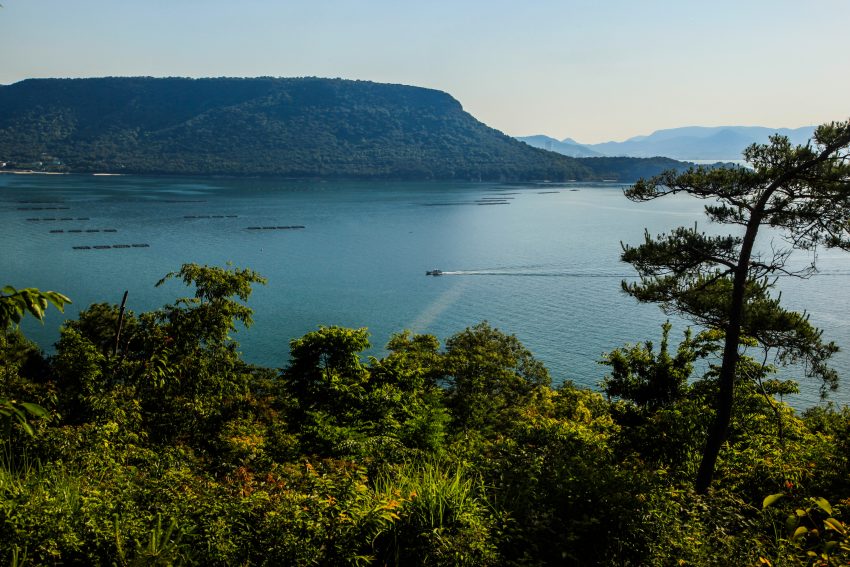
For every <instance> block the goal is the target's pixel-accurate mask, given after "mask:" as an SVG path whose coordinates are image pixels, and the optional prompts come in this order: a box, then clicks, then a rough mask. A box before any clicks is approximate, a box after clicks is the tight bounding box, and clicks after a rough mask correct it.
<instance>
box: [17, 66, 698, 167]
mask: <svg viewBox="0 0 850 567" xmlns="http://www.w3.org/2000/svg"><path fill="white" fill-rule="evenodd" d="M0 162H7V163H9V164H11V166H27V165H32V164H37V165H39V166H41V167H45V168H48V169H52V170H56V171H69V172H108V173H137V174H169V175H183V174H186V175H198V174H201V175H209V174H213V175H267V176H286V177H345V178H367V179H371V178H375V179H456V180H488V181H491V180H497V181H498V180H501V181H519V180H542V179H546V180H552V181H568V180H573V179H575V180H597V179H602V178H606V179H607V178H610V177H611V176H612V174H613V178H614V179H617V180H620V181H631V180H632V179H631V178H628V176H627V175H626V174H625V173H623V174H622V175H621V174H620V172H619V171H612V167H614V165H613V164H615V163H619V162H592V163H584V162H582V161H580V160H576V159H573V158H569V157H565V156H563V155H560V154H557V153H553V152H549V151H543V150H539V149H536V148H531V147H529V146H528V145H526V144H522V143H520V142H518V141H516V140H515V139H513V138H511V137H509V136H507V135H505V134H504V133H502V132H499V131H498V130H495V129H493V128H491V127H489V126H487V125H486V124H484V123H482V122H480V121H478V120H476V119H475V118H474V117H473V116H471V115H470V114H469V113H467V112H466V111H464V110H463V107H462V105H461V104H460V102H459V101H457V100H456V99H454V98H453V97H452V96H451V95H449V94H448V93H445V92H442V91H438V90H434V89H426V88H422V87H412V86H406V85H393V84H382V83H374V82H370V81H351V80H345V79H324V78H318V77H303V78H273V77H260V78H209V79H188V78H179V77H178V78H152V77H104V78H90V79H27V80H24V81H21V82H18V83H14V84H11V85H4V86H0ZM671 167H681V164H677V162H674V161H672V160H669V161H663V160H661V161H659V160H654V161H653V160H650V161H644V162H639V163H638V162H636V163H634V164H631V163H630V164H626V166H625V167H624V168H623V170H622V171H623V172H626V171H636V170H647V171H652V172H659V171H661V170H662V169H668V168H671Z"/></svg>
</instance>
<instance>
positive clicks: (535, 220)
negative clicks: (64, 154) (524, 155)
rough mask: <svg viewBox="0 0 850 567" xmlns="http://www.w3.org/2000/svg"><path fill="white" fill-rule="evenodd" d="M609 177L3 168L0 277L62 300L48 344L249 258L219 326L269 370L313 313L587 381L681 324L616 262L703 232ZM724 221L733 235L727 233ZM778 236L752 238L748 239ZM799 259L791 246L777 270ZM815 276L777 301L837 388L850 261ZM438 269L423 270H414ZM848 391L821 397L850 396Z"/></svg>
mask: <svg viewBox="0 0 850 567" xmlns="http://www.w3.org/2000/svg"><path fill="white" fill-rule="evenodd" d="M623 189H624V186H623V185H619V184H614V183H544V182H541V183H523V184H508V183H458V182H391V181H385V182H372V181H370V182H365V181H363V182H361V181H321V180H281V179H245V178H240V179H234V178H169V177H137V176H92V175H12V174H4V175H0V245H2V254H0V285H12V286H15V287H19V288H20V287H37V288H40V289H43V290H56V291H60V292H62V293H64V294H65V295H68V296H69V297H70V298H71V299H72V301H73V304H72V305H69V306H68V307H67V309H66V311H65V313H64V314H62V313H59V312H58V311H56V310H53V309H51V310H50V312H49V313H48V315H47V317H46V319H45V321H44V323H43V324H39V323H38V322H36V321H34V320H30V321H27V322H26V323H25V324H24V325H23V330H24V332H25V333H26V334H27V335H28V336H29V337H30V338H32V339H33V340H35V341H36V342H37V343H38V344H39V345H40V346H41V347H42V348H43V349H44V350H45V351H46V352H48V353H49V352H51V350H52V349H53V344H54V343H55V342H56V340H57V339H58V336H59V327H60V325H61V323H62V321H63V320H64V319H65V318H68V317H70V318H74V317H75V316H76V315H77V313H78V312H79V310H81V309H83V308H85V307H86V306H88V305H90V304H92V303H97V302H109V303H115V304H117V303H119V302H120V301H121V297H122V295H123V293H124V292H125V291H127V292H128V300H127V306H128V308H129V309H131V310H133V311H135V312H142V311H147V310H152V309H156V308H158V307H161V306H163V305H166V304H169V303H172V302H174V301H175V300H176V299H177V298H179V297H183V296H187V295H191V293H192V290H190V289H187V288H186V287H185V286H183V284H182V283H181V282H178V281H176V280H171V281H169V282H167V283H166V284H165V285H163V286H161V287H155V284H156V282H157V281H158V280H160V278H162V277H163V276H164V275H165V274H167V273H168V272H172V271H175V270H178V269H179V268H180V266H181V265H182V264H184V263H187V262H195V263H199V264H207V265H215V266H233V267H240V268H242V267H246V268H251V269H253V270H255V271H257V272H258V273H260V274H261V275H263V276H265V277H266V278H268V284H267V285H265V286H256V287H255V290H254V293H253V295H252V296H251V298H250V301H249V306H250V307H252V308H253V309H254V325H253V326H252V327H251V328H250V329H244V328H243V329H240V330H239V331H238V333H237V334H236V335H235V336H234V337H235V339H236V340H238V341H239V343H240V350H241V352H242V353H243V356H244V358H245V359H246V360H248V361H250V362H253V363H257V364H261V365H265V366H270V367H275V368H282V367H285V366H286V365H287V363H288V360H289V342H290V340H292V339H293V338H297V337H300V336H302V335H303V334H305V333H307V332H310V331H312V330H315V329H317V328H318V327H319V326H320V325H342V326H346V327H367V328H368V329H369V331H370V333H371V342H372V348H371V349H370V350H369V351H368V352H366V353H364V356H381V355H382V354H384V353H385V352H386V351H385V348H384V345H385V344H386V343H387V341H388V339H389V338H390V337H391V336H392V334H394V333H398V332H400V331H402V330H405V329H409V330H411V331H413V332H416V333H430V334H433V335H435V336H437V337H438V338H439V339H440V340H441V341H445V339H446V338H448V337H450V336H451V335H453V334H455V333H457V332H459V331H462V330H463V329H465V328H466V327H470V326H473V325H475V324H477V323H478V322H481V321H487V322H489V324H490V325H492V326H494V327H497V328H498V329H500V330H502V331H504V332H506V333H509V334H514V335H516V336H517V338H518V339H519V340H520V341H521V342H522V343H523V344H524V345H525V346H526V347H528V348H529V349H530V350H531V351H532V352H533V353H534V355H535V356H536V357H537V358H538V359H540V360H541V361H542V362H543V363H544V364H545V365H546V366H547V368H548V369H549V371H550V373H551V375H552V379H553V382H555V383H560V382H563V381H566V380H570V381H572V382H574V383H576V384H578V385H580V386H586V387H590V388H597V387H598V384H599V382H600V381H601V380H602V379H603V378H604V377H605V375H606V370H607V367H605V366H604V365H601V364H600V363H599V361H600V359H601V358H602V356H603V353H605V352H610V351H611V350H612V349H615V348H618V347H621V346H623V345H625V344H628V343H630V344H634V343H642V342H644V341H647V340H651V341H653V342H654V343H655V344H656V345H657V344H658V343H659V339H660V336H661V325H662V324H663V323H664V322H665V321H666V320H668V319H670V320H671V323H672V324H673V331H672V333H671V343H672V344H673V345H675V344H677V343H678V341H679V340H680V338H681V337H682V334H683V333H684V331H685V329H686V328H687V327H688V325H689V323H688V322H687V321H683V320H681V319H678V318H676V317H670V316H668V315H666V314H664V313H663V312H662V311H661V310H660V309H659V307H658V306H656V305H652V304H640V303H638V302H637V301H635V300H634V299H633V298H631V297H629V296H627V295H626V294H624V293H623V292H622V291H621V283H622V282H623V281H634V279H635V273H634V270H633V268H632V267H631V266H630V265H628V264H624V263H622V262H621V261H620V259H619V257H620V254H621V252H622V246H623V245H624V244H639V243H640V242H642V241H643V239H644V237H645V236H644V235H645V231H649V232H650V233H651V234H658V233H662V232H665V231H669V230H671V229H672V228H675V227H678V226H688V227H693V226H694V225H695V224H696V226H697V227H698V229H699V230H705V231H706V232H709V233H716V234H722V233H725V232H729V229H730V227H724V226H717V225H712V224H709V223H708V222H707V221H706V220H705V217H704V215H703V207H704V205H705V204H706V203H705V202H704V201H700V200H697V199H694V198H690V197H688V196H683V195H676V196H668V197H665V198H662V199H658V200H656V201H653V202H649V203H633V202H631V201H629V200H628V199H626V198H625V197H624V195H623ZM737 228H738V227H731V229H732V231H733V232H734V231H735V230H736V229H737ZM782 247H787V244H786V243H785V242H784V241H783V240H782V238H781V234H778V233H771V232H770V231H763V234H762V237H761V239H760V242H759V248H760V249H761V250H763V251H769V250H771V249H780V248H782ZM811 261H812V257H811V256H810V255H806V254H796V255H795V256H793V257H792V264H793V265H795V266H798V267H799V266H803V265H805V264H807V263H810V262H811ZM817 265H818V267H819V269H820V272H819V273H818V274H816V275H814V276H812V277H810V278H808V279H799V278H793V277H781V278H778V280H777V286H778V289H779V291H780V292H781V299H782V302H783V304H784V305H786V306H787V307H789V308H793V309H797V310H805V311H806V312H807V313H808V314H809V316H810V321H811V322H812V323H813V324H815V325H816V326H818V327H820V328H822V329H823V330H824V338H825V339H827V340H833V341H835V342H836V343H837V344H838V345H839V347H841V348H842V352H840V353H839V354H838V355H836V356H835V357H834V359H833V363H834V366H835V367H836V368H837V370H838V371H839V373H840V375H841V376H842V379H843V380H844V381H845V382H846V381H847V380H850V356H848V352H850V318H849V317H848V315H850V294H848V290H850V254H848V253H844V252H841V251H832V250H822V251H819V254H818V257H817ZM432 270H441V271H442V275H439V276H429V275H426V272H427V271H432ZM783 376H785V377H790V378H795V379H798V380H799V382H800V388H801V393H800V394H799V395H798V396H795V397H793V398H792V399H791V400H790V401H791V403H792V404H794V405H795V406H796V407H799V408H804V407H809V406H812V405H815V404H818V403H823V402H822V401H821V398H820V384H819V383H818V382H815V381H812V380H810V379H808V378H805V377H804V376H803V369H801V368H791V369H787V370H785V371H783ZM848 392H850V385H848V384H846V383H842V385H841V387H840V389H839V391H838V392H834V393H832V394H831V396H830V399H832V400H833V401H835V402H837V403H839V404H845V403H847V402H848V400H850V395H848Z"/></svg>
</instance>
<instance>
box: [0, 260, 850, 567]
mask: <svg viewBox="0 0 850 567" xmlns="http://www.w3.org/2000/svg"><path fill="white" fill-rule="evenodd" d="M170 277H176V278H179V279H182V280H183V281H185V282H186V284H187V285H189V286H190V287H191V288H194V294H193V295H192V296H190V297H187V298H183V299H178V300H177V301H175V302H174V303H173V304H171V305H168V306H165V307H163V308H162V309H159V310H157V311H154V312H149V313H139V314H136V313H133V312H131V311H126V312H124V313H123V314H122V313H121V310H120V308H119V307H118V306H117V305H107V304H96V305H92V306H90V307H89V308H88V309H86V310H84V311H83V312H81V313H80V315H79V317H78V318H77V319H76V320H73V321H68V322H66V323H65V325H64V326H63V328H62V331H61V338H60V340H59V342H58V343H57V349H56V354H55V355H54V356H52V357H49V358H45V357H44V356H43V355H42V354H41V353H40V352H39V350H38V349H37V348H36V347H35V346H34V345H32V344H31V343H29V342H28V341H27V340H26V339H25V338H24V337H23V336H22V335H21V334H20V332H19V331H18V330H17V329H16V328H15V327H14V326H10V325H7V326H6V327H5V328H4V331H3V333H2V335H0V357H2V364H0V373H2V375H0V387H2V390H0V398H2V400H3V401H2V402H0V408H4V409H5V410H6V411H5V414H8V418H7V419H6V420H5V421H4V422H3V424H4V427H5V431H4V436H3V453H2V457H1V458H0V491H2V498H0V525H2V529H0V549H3V550H5V551H4V552H3V553H4V555H5V557H4V560H5V561H11V562H12V563H13V564H15V565H25V564H32V565H42V564H85V565H101V564H103V565H109V564H119V565H140V564H163V565H165V564H237V565H254V564H270V565H308V564H318V565H367V564H371V565H612V564H619V565H675V564H681V565H727V564H729V558H730V557H734V558H736V560H735V562H736V563H738V564H742V565H759V564H763V565H767V564H770V565H846V564H847V561H848V560H850V537H848V532H847V526H846V524H845V523H844V522H845V520H846V517H847V509H848V505H850V459H848V455H850V412H848V410H847V408H841V409H839V408H835V407H832V406H826V407H822V408H817V409H813V410H809V411H808V412H806V413H804V414H803V415H797V414H796V413H795V412H794V411H793V410H792V409H791V408H789V407H788V406H787V405H785V404H784V403H782V401H781V399H778V398H781V395H782V394H783V393H785V392H787V391H789V390H791V389H792V387H791V385H789V384H787V383H783V382H779V381H777V380H771V379H767V378H765V377H764V376H760V377H759V379H753V378H751V376H752V375H753V374H752V372H751V370H752V367H753V366H754V365H757V362H756V361H752V360H749V359H746V360H745V361H743V362H742V365H741V366H742V369H741V375H740V377H739V380H738V382H737V386H736V387H737V391H736V397H735V405H734V408H733V417H732V423H731V426H730V435H729V439H728V441H727V443H726V444H725V445H724V447H723V449H722V451H721V452H720V456H719V459H718V470H717V474H716V482H715V485H714V488H713V490H712V491H710V492H709V493H707V494H704V495H701V494H697V493H696V492H695V491H694V490H693V489H692V487H691V486H692V482H693V477H694V473H695V470H696V469H697V467H698V464H699V461H700V456H701V450H702V444H703V441H704V439H705V436H706V432H707V430H708V427H709V425H710V418H709V417H708V416H710V411H709V407H710V402H711V400H712V399H713V397H714V396H715V394H716V390H717V387H718V386H717V379H716V372H712V371H710V372H708V373H707V374H706V375H704V376H696V375H695V374H694V366H695V365H694V363H695V362H696V361H697V360H698V359H700V358H708V360H709V361H713V360H714V357H715V356H716V353H717V352H718V350H719V349H721V345H722V337H719V336H718V335H717V333H714V332H706V333H701V334H699V335H696V336H691V335H686V336H685V337H684V338H683V340H682V341H681V342H680V343H679V344H678V346H671V340H672V338H671V337H670V336H669V334H668V333H669V328H668V327H666V326H665V328H664V329H663V330H662V340H661V343H660V347H659V348H655V347H654V346H653V345H652V343H646V344H643V345H627V346H624V347H623V348H619V349H615V350H614V351H612V352H611V353H609V354H607V355H606V357H605V359H604V361H603V363H604V364H605V365H607V367H608V368H609V374H608V377H607V378H606V380H605V381H604V383H603V384H602V388H603V391H604V393H605V394H607V396H608V397H606V396H604V395H603V394H599V393H595V392H592V391H589V390H584V389H580V388H576V387H574V386H573V385H571V384H563V385H561V386H558V387H554V388H553V387H552V386H551V385H550V381H549V375H548V372H547V370H546V369H545V368H544V367H543V365H541V364H540V363H539V362H538V361H536V360H535V359H534V357H533V356H532V354H531V353H530V352H529V351H528V350H527V349H525V348H524V347H523V346H522V344H520V342H519V341H518V340H517V339H516V338H515V337H513V336H511V335H507V334H504V333H502V332H501V331H499V330H497V329H494V328H492V327H490V326H489V325H487V324H486V323H481V324H479V325H476V326H474V327H471V328H469V329H466V330H465V331H463V332H460V333H458V334H457V335H455V336H453V337H451V338H449V339H448V340H447V341H446V343H445V345H443V347H442V348H441V346H440V344H439V342H438V341H437V339H436V338H435V337H433V336H430V335H413V334H410V333H408V332H403V333H400V334H398V335H396V336H395V337H393V338H392V340H391V341H390V343H389V344H388V345H387V351H388V354H387V355H386V356H384V357H383V358H380V359H378V358H369V359H368V360H365V361H364V360H363V358H362V356H361V353H362V352H363V350H365V349H366V348H368V346H369V342H368V333H367V331H366V330H365V329H346V328H340V327H322V328H320V329H318V330H317V331H315V332H311V333H308V334H307V335H305V336H303V337H301V338H298V339H295V340H293V341H291V343H290V362H289V364H288V366H287V367H286V368H284V369H282V370H280V371H278V370H273V369H268V368H260V367H256V366H252V365H249V364H247V363H245V362H244V361H242V360H241V358H240V356H239V352H238V347H237V343H236V342H235V341H234V340H233V338H232V335H233V333H234V332H235V331H236V328H237V325H241V324H244V325H249V324H250V322H251V310H250V309H249V308H248V307H247V306H246V305H245V303H244V300H247V299H248V296H249V295H250V292H251V285H252V284H257V283H262V281H263V280H262V278H261V277H260V276H259V275H258V274H256V273H254V272H252V271H250V270H239V269H221V268H214V267H206V266H203V267H202V266H196V265H186V266H183V268H182V269H181V270H180V271H179V272H177V273H175V274H170ZM5 297H8V296H5ZM5 297H4V299H5ZM58 299H59V300H58V301H57V303H58V304H59V305H61V304H62V300H61V298H58ZM4 303H6V304H8V303H9V302H8V301H4ZM16 309H17V312H18V313H19V314H20V313H22V312H23V311H25V310H26V304H23V303H22V304H19V305H18V307H17V308H16ZM10 311H11V310H10ZM7 322H8V319H7ZM712 368H714V367H713V366H712ZM21 400H25V401H26V405H22V404H21V402H20V401H21ZM35 404H37V405H35ZM16 408H17V410H18V413H15V412H14V410H15V409H16ZM30 410H32V411H31V412H30ZM19 414H21V415H23V416H24V417H26V418H27V419H25V420H23V419H16V417H17V418H20V417H21V415H19ZM24 421H25V422H26V423H27V427H28V428H31V429H30V430H29V431H27V430H25V429H24V428H23V427H20V426H19V425H20V423H22V422H24ZM765 503H766V504H768V506H763V505H764V504H765Z"/></svg>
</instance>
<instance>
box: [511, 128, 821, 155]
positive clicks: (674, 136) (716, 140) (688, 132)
mask: <svg viewBox="0 0 850 567" xmlns="http://www.w3.org/2000/svg"><path fill="white" fill-rule="evenodd" d="M814 129H815V126H802V127H799V128H769V127H765V126H682V127H679V128H666V129H661V130H655V131H654V132H652V133H651V134H648V135H639V136H632V137H631V138H627V139H626V140H623V141H621V142H617V141H610V142H601V143H598V144H582V143H580V142H576V141H575V140H573V139H572V138H565V139H564V140H563V142H567V141H569V142H570V143H572V144H575V145H577V146H579V147H580V148H582V151H592V152H597V153H599V154H601V155H604V156H624V157H655V156H664V157H668V158H672V159H676V160H711V159H714V160H718V161H724V160H739V159H741V154H742V152H743V151H744V149H745V148H746V147H747V146H749V145H750V144H753V143H765V142H767V139H768V137H769V136H771V135H772V134H780V135H783V136H788V138H789V139H790V140H791V143H793V144H805V143H806V141H808V140H809V139H810V138H811V136H812V134H813V133H814ZM541 138H547V139H548V140H555V139H554V138H549V137H548V136H545V137H544V136H540V135H537V136H523V137H518V138H517V139H518V140H521V141H524V142H526V143H528V144H529V145H531V146H534V147H542V146H541V145H539V144H540V142H539V141H538V140H540V139H541ZM555 141H557V140H555ZM551 149H552V151H558V152H559V153H564V155H572V153H569V152H570V150H572V148H571V147H570V148H563V147H562V146H559V145H557V144H551ZM565 149H566V150H567V151H563V150H565Z"/></svg>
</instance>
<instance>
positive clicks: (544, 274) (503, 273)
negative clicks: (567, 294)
mask: <svg viewBox="0 0 850 567" xmlns="http://www.w3.org/2000/svg"><path fill="white" fill-rule="evenodd" d="M441 275H443V276H500V277H524V278H529V277H531V278H631V277H635V275H634V274H606V273H598V272H567V271H510V270H443V273H442V274H441Z"/></svg>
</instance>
